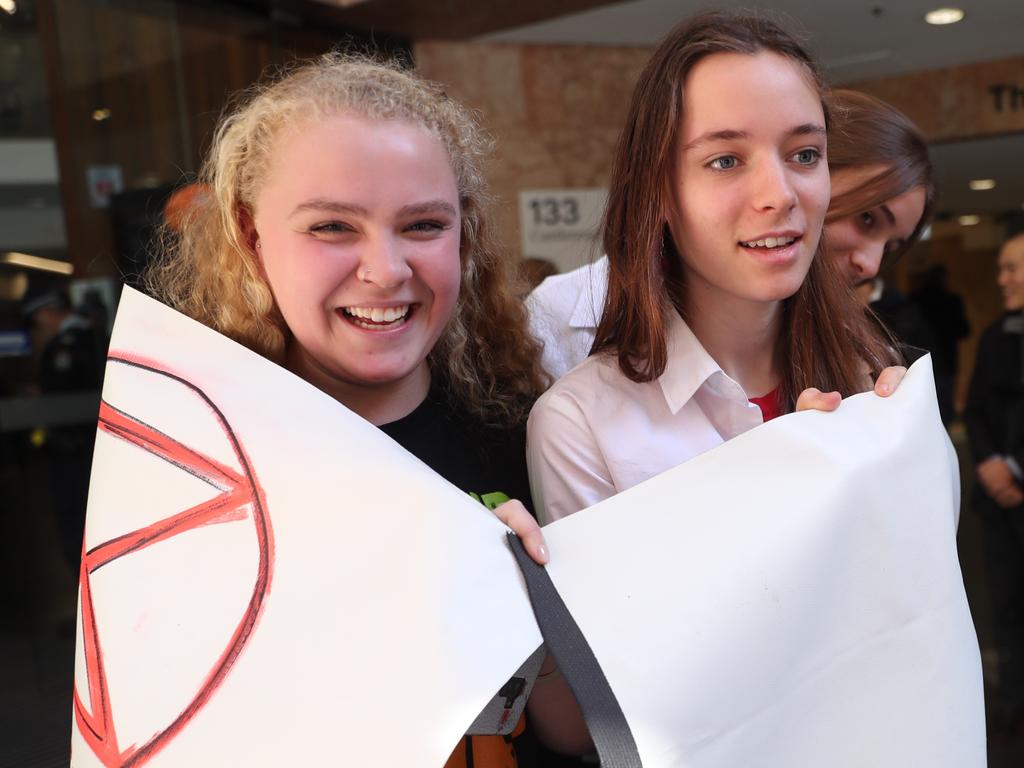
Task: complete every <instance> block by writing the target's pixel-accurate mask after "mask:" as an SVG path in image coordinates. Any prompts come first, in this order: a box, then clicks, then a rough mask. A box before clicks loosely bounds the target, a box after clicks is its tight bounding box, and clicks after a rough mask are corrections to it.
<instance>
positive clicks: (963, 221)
mask: <svg viewBox="0 0 1024 768" xmlns="http://www.w3.org/2000/svg"><path fill="white" fill-rule="evenodd" d="M957 221H959V222H960V226H962V227H973V226H974V225H975V224H978V223H979V222H980V221H981V216H978V215H976V214H973V213H972V214H970V215H968V216H959V217H957Z"/></svg>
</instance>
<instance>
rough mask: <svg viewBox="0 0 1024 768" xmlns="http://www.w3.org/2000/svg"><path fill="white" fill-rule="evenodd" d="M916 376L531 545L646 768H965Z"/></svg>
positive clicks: (973, 707)
mask: <svg viewBox="0 0 1024 768" xmlns="http://www.w3.org/2000/svg"><path fill="white" fill-rule="evenodd" d="M956 472H957V465H956V458H955V455H953V454H952V446H951V444H950V442H949V439H948V437H947V436H946V433H945V431H944V430H943V428H942V424H941V422H940V420H939V415H938V409H937V406H936V404H935V396H934V384H933V383H932V377H931V367H930V360H929V359H927V358H926V359H924V360H922V361H920V362H918V363H917V364H916V365H915V366H914V367H913V369H912V370H911V371H910V373H909V374H908V375H907V377H906V379H905V380H904V381H903V383H902V384H901V385H900V387H899V389H898V390H897V391H896V393H895V394H894V395H893V396H892V397H890V398H889V400H888V401H884V400H882V399H880V398H878V397H876V396H875V395H874V394H864V395H858V396H856V397H853V398H850V399H848V400H846V401H844V402H843V404H842V406H841V408H840V410H839V411H838V412H837V413H833V414H825V413H817V412H806V413H798V414H793V415H790V416H787V417H784V418H781V419H777V420H775V421H772V422H769V423H768V424H766V425H764V426H762V427H759V428H757V429H754V430H752V431H750V432H748V433H746V434H744V435H741V436H740V437H737V438H735V439H733V440H731V441H730V442H728V443H726V444H724V445H722V446H721V447H719V448H717V449H715V450H713V451H711V452H709V453H706V454H704V455H702V456H699V457H697V458H696V459H693V460H691V461H689V462H687V463H686V464H683V465H682V466H680V467H677V468H676V469H674V470H671V471H669V472H666V473H664V474H662V475H660V476H658V477H656V478H653V479H652V480H649V481H647V482H646V483H643V484H641V485H639V486H637V487H635V488H633V489H631V490H630V491H628V492H627V493H624V494H621V495H619V496H617V497H614V498H611V499H609V500H607V501H605V502H602V503H601V504H598V505H596V506H594V507H591V508H590V509H588V510H585V511H583V512H580V513H578V514H576V515H571V516H570V517H568V518H565V519H563V520H560V521H558V522H556V523H553V524H552V525H550V526H548V527H547V528H545V536H546V537H547V540H548V542H549V545H550V549H551V564H550V565H549V566H548V572H549V573H550V575H551V577H552V580H553V582H554V583H555V586H556V587H558V589H559V592H560V593H561V595H562V597H563V599H564V600H565V602H566V604H567V606H568V608H569V610H570V611H571V612H572V614H573V616H574V618H575V619H576V621H577V623H578V624H579V626H580V628H581V629H582V631H583V634H584V635H585V636H586V637H587V640H588V641H589V643H590V645H591V647H592V648H593V650H594V653H595V655H596V657H597V659H598V661H599V662H600V664H601V667H602V669H603V671H604V673H605V675H606V676H607V677H608V680H609V683H610V685H611V687H612V689H613V690H614V692H615V694H616V697H617V698H618V700H619V703H620V705H621V706H622V709H623V712H624V714H625V716H626V719H627V720H628V721H629V724H630V728H631V730H632V732H633V735H634V737H635V739H636V742H637V747H638V749H639V752H640V756H641V758H642V760H643V764H644V766H646V767H647V768H658V767H659V766H687V768H691V767H692V768H711V767H712V766H714V767H715V768H721V767H722V766H730V767H731V766H758V768H794V767H795V766H806V767H808V768H810V767H812V766H815V767H819V766H829V768H843V767H848V768H865V766H871V767H872V768H881V767H883V766H891V767H892V768H902V767H905V766H911V765H921V766H925V765H927V766H929V768H937V767H938V766H946V767H948V768H982V766H984V765H985V723H984V705H983V701H982V678H981V663H980V657H979V653H978V645H977V639H976V636H975V633H974V626H973V623H972V621H971V616H970V612H969V609H968V606H967V600H966V596H965V593H964V589H963V582H962V578H961V575H960V569H959V564H958V561H957V555H956V542H955V538H956V520H957V513H958V505H959V478H958V475H957V474H956Z"/></svg>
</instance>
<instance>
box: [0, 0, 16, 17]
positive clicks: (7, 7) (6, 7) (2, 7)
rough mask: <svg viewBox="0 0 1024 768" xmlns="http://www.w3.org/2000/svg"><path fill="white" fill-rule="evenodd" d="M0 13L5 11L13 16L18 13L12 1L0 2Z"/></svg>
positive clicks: (2, 0)
mask: <svg viewBox="0 0 1024 768" xmlns="http://www.w3.org/2000/svg"><path fill="white" fill-rule="evenodd" d="M0 11H7V13H8V14H10V15H11V16H13V15H14V14H16V13H17V12H18V4H17V3H15V2H14V0H0Z"/></svg>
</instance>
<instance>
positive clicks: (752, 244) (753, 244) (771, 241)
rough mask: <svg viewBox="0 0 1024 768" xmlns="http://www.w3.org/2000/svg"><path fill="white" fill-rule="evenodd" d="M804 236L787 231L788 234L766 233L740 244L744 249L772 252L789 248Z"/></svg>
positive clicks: (742, 241) (741, 241)
mask: <svg viewBox="0 0 1024 768" xmlns="http://www.w3.org/2000/svg"><path fill="white" fill-rule="evenodd" d="M802 237H803V235H802V234H801V233H799V232H793V231H786V232H766V233H765V234H762V235H758V236H757V237H753V238H751V239H749V240H740V241H739V244H740V245H741V246H742V247H744V248H750V249H755V250H760V251H772V250H777V249H781V248H788V247H789V246H790V245H792V244H793V243H795V242H797V241H798V240H800V239H802Z"/></svg>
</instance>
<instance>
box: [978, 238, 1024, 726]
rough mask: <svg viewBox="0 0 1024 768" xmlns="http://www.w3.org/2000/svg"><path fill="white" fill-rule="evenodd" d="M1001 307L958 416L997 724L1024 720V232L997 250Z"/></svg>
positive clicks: (981, 345) (983, 342)
mask: <svg viewBox="0 0 1024 768" xmlns="http://www.w3.org/2000/svg"><path fill="white" fill-rule="evenodd" d="M999 287H1000V289H1001V290H1002V293H1003V308H1004V309H1005V310H1006V314H1004V315H1003V317H1002V318H1000V319H999V320H997V321H996V322H995V323H993V324H992V325H991V326H990V327H989V328H987V329H986V330H985V333H984V334H983V335H982V337H981V341H980V343H979V345H978V355H977V359H976V362H975V367H974V376H973V378H972V380H971V388H970V393H969V395H968V400H967V408H966V410H965V412H964V421H965V422H966V424H967V431H968V436H969V437H970V441H971V452H972V455H973V458H974V463H975V465H976V470H977V483H976V484H975V489H974V507H975V509H976V510H977V511H978V512H979V513H980V514H981V516H982V522H983V525H984V536H985V552H986V561H987V570H988V581H989V588H990V589H991V593H992V611H993V625H994V626H993V629H994V633H995V642H996V650H997V652H998V654H999V689H998V695H997V702H996V703H997V705H998V710H997V712H996V713H995V714H996V716H997V717H999V718H1000V719H1001V721H1002V722H1001V723H997V724H996V725H997V727H998V726H999V725H1003V726H1006V725H1009V726H1010V727H1013V728H1019V727H1021V726H1024V472H1022V467H1024V354H1022V346H1024V315H1022V312H1021V311H1022V310H1024V234H1019V235H1017V236H1016V237H1013V238H1011V239H1010V240H1008V241H1007V242H1006V244H1005V245H1004V246H1003V248H1002V250H1001V251H1000V253H999Z"/></svg>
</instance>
